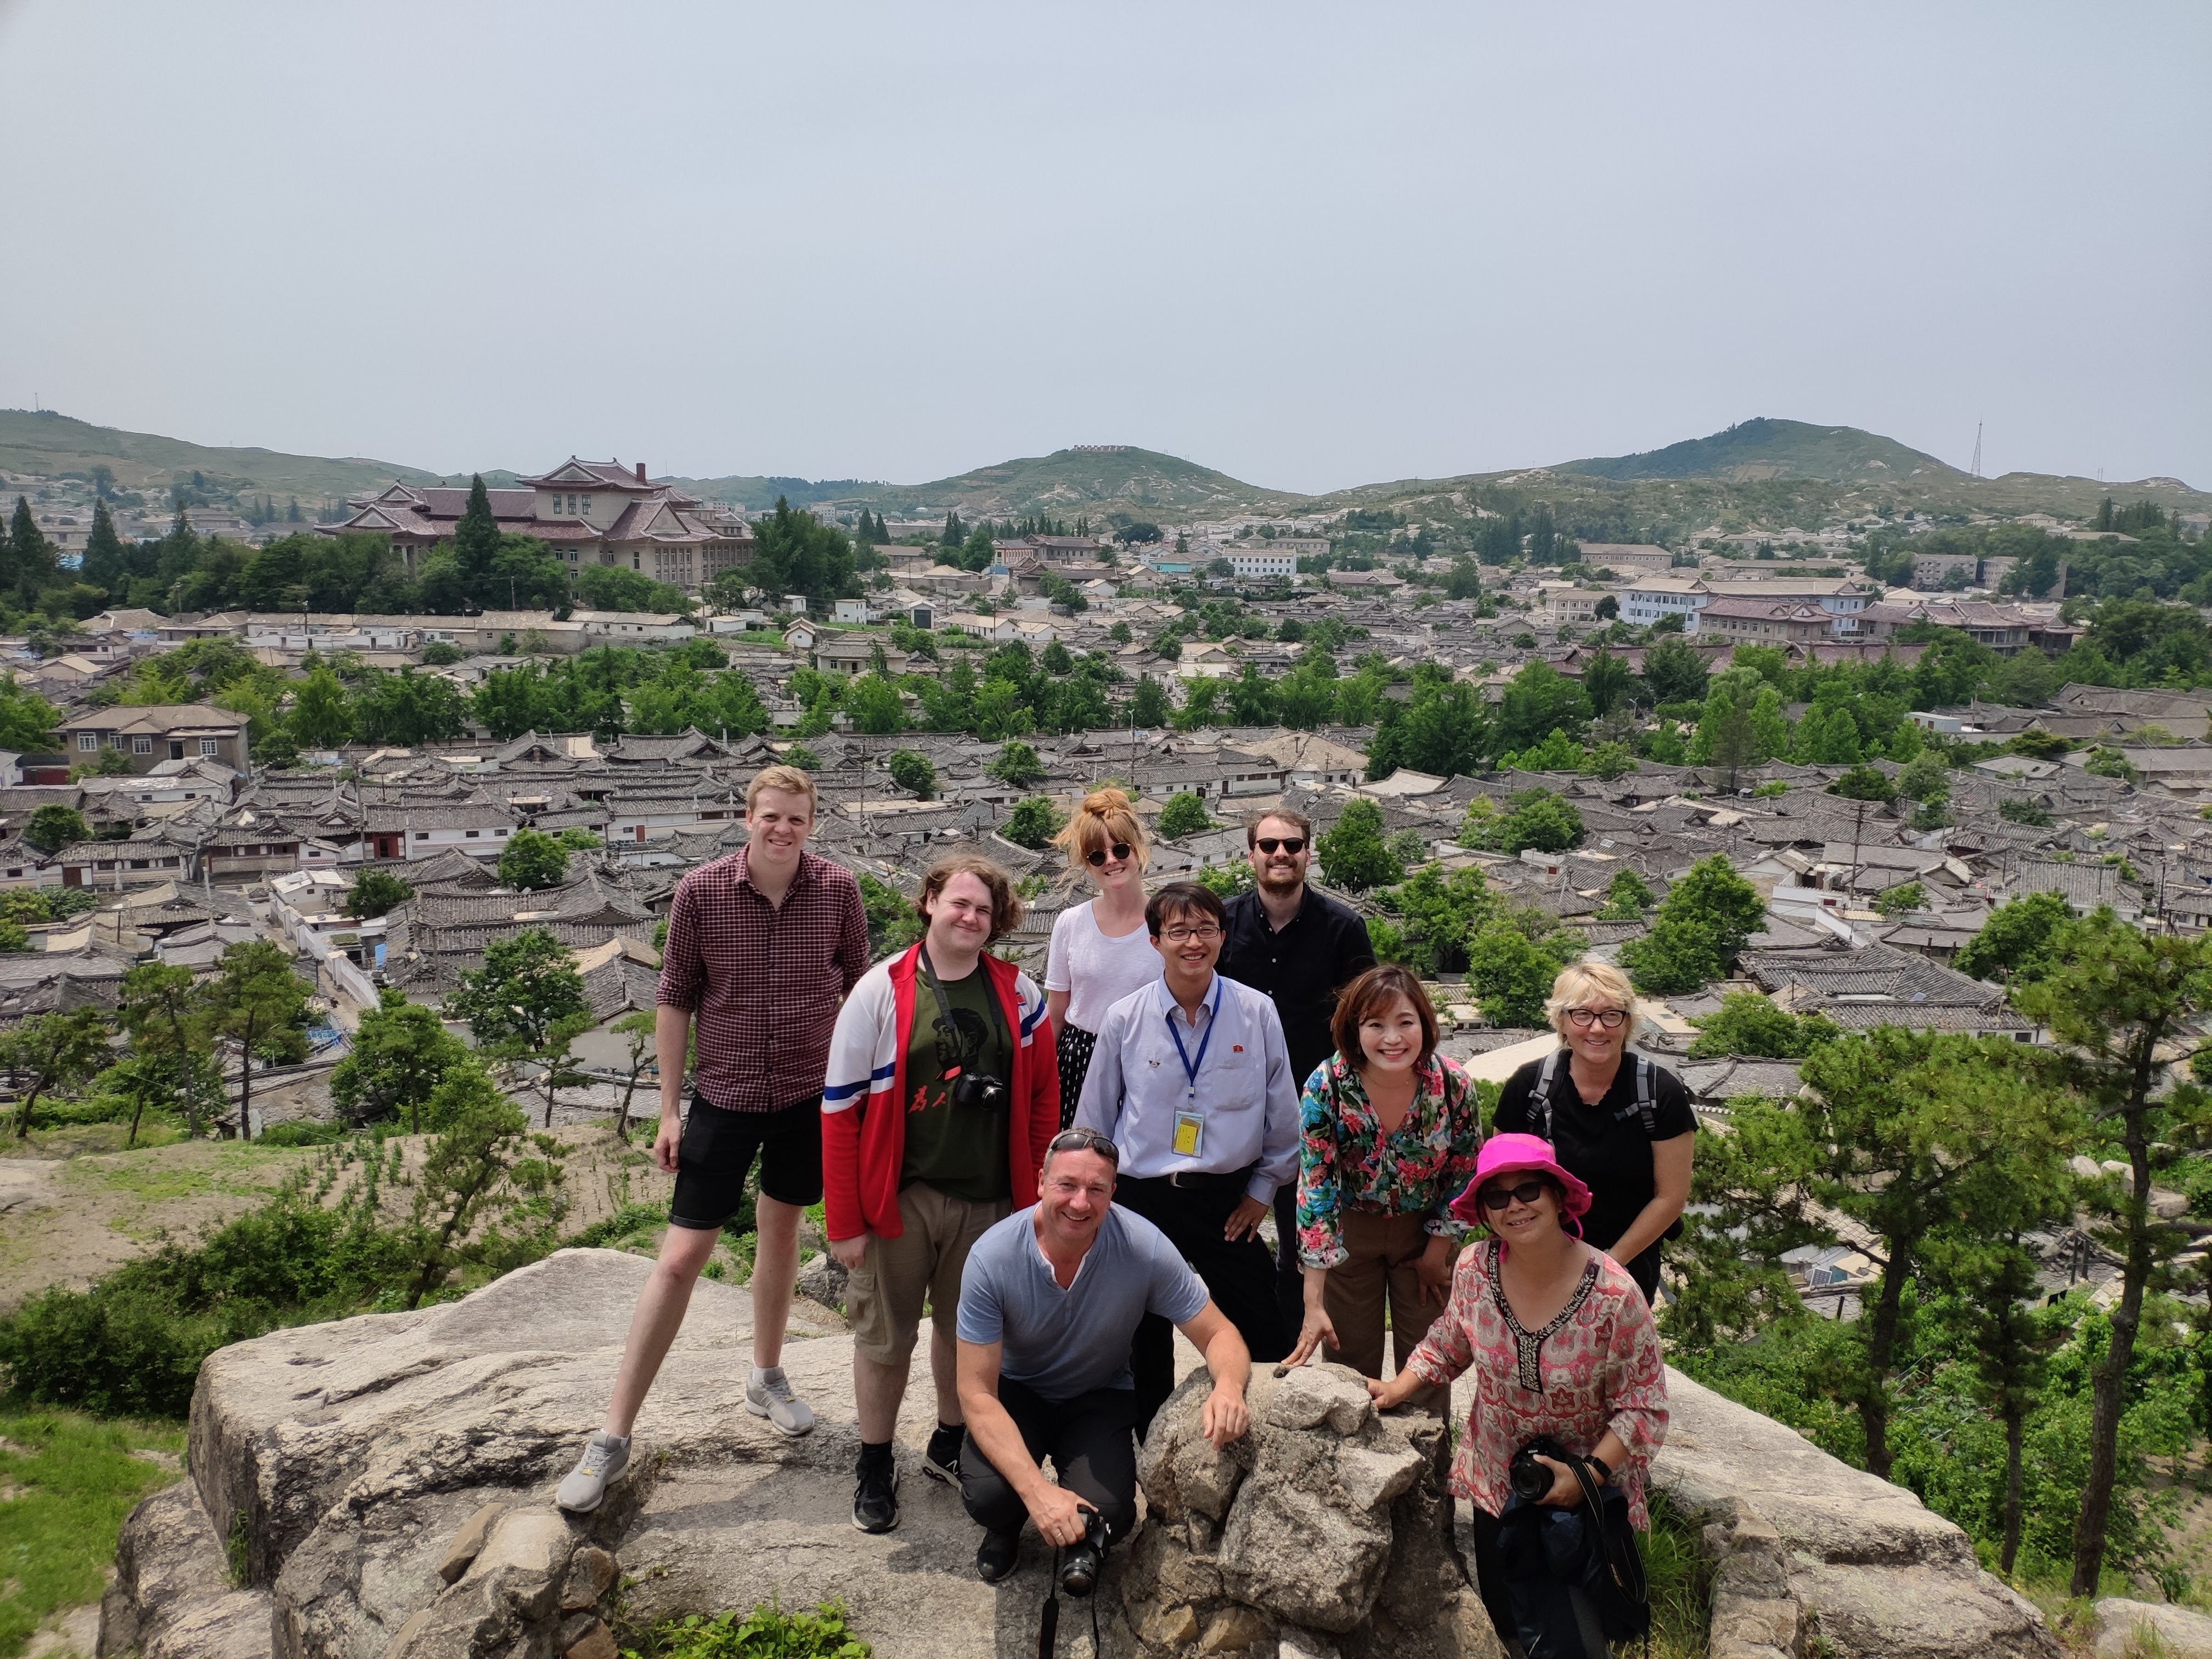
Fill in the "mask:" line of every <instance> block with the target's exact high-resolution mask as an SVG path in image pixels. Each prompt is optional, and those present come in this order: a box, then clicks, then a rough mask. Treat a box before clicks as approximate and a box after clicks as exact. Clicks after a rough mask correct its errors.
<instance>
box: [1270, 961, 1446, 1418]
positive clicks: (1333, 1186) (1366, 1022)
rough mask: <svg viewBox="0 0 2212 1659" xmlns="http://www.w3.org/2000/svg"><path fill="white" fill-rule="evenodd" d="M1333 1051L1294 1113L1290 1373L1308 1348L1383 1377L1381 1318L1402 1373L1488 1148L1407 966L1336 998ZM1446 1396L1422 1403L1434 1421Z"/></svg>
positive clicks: (1442, 1286)
mask: <svg viewBox="0 0 2212 1659" xmlns="http://www.w3.org/2000/svg"><path fill="white" fill-rule="evenodd" d="M1330 1034H1331V1035H1332V1036H1334V1037H1335V1039H1336V1053H1335V1054H1332V1055H1330V1056H1329V1058H1328V1059H1327V1060H1323V1061H1322V1063H1321V1064H1320V1065H1319V1066H1316V1067H1315V1068H1314V1074H1313V1076H1312V1077H1310V1078H1309V1079H1307V1080H1306V1089H1305V1098H1304V1102H1303V1103H1301V1106H1300V1116H1301V1119H1302V1125H1301V1127H1302V1135H1301V1139H1300V1142H1299V1148H1298V1259H1299V1261H1300V1262H1301V1263H1302V1264H1303V1265H1304V1268H1305V1322H1304V1325H1303V1326H1302V1328H1300V1330H1299V1333H1298V1341H1297V1347H1296V1348H1295V1349H1294V1350H1293V1351H1292V1352H1291V1358H1290V1363H1291V1364H1293V1365H1297V1364H1304V1362H1305V1360H1306V1359H1307V1358H1309V1357H1310V1355H1311V1354H1312V1353H1313V1352H1314V1350H1315V1349H1316V1347H1320V1348H1321V1349H1322V1354H1323V1357H1324V1358H1327V1359H1329V1360H1331V1361H1333V1362H1334V1363H1337V1364H1346V1365H1350V1366H1351V1367H1352V1368H1353V1369H1354V1370H1358V1371H1359V1372H1360V1373H1361V1374H1363V1375H1364V1376H1382V1375H1383V1310H1384V1308H1385V1305H1386V1304H1387V1305H1388V1308H1389V1316H1390V1318H1389V1326H1390V1331H1391V1334H1392V1336H1393V1338H1394V1339H1395V1340H1394V1344H1393V1346H1394V1348H1395V1353H1394V1354H1393V1358H1394V1359H1395V1363H1396V1364H1397V1366H1398V1367H1399V1368H1400V1369H1401V1370H1402V1369H1403V1368H1404V1366H1405V1364H1406V1360H1407V1356H1408V1355H1409V1354H1411V1353H1412V1352H1413V1346H1414V1344H1416V1343H1417V1342H1419V1340H1421V1338H1422V1337H1423V1335H1425V1334H1426V1333H1427V1331H1428V1328H1429V1324H1430V1322H1431V1321H1432V1320H1433V1319H1435V1318H1436V1316H1437V1312H1438V1311H1439V1310H1441V1309H1442V1307H1443V1302H1444V1297H1445V1295H1446V1293H1447V1291H1449V1289H1450V1286H1451V1274H1452V1253H1453V1252H1454V1251H1455V1250H1456V1249H1458V1248H1459V1243H1460V1241H1461V1240H1462V1238H1464V1237H1466V1235H1467V1231H1468V1229H1467V1224H1466V1223H1465V1222H1463V1221H1462V1220H1460V1219H1459V1218H1456V1217H1455V1216H1454V1215H1453V1214H1452V1213H1451V1209H1450V1204H1451V1200H1452V1197H1453V1194H1455V1193H1457V1192H1458V1191H1459V1190H1460V1188H1462V1187H1463V1186H1465V1185H1466V1184H1467V1179H1468V1176H1469V1175H1470V1174H1472V1173H1473V1171H1474V1162H1475V1154H1476V1153H1477V1152H1480V1150H1481V1146H1482V1123H1481V1119H1480V1115H1479V1114H1478V1113H1477V1111H1476V1108H1475V1100H1474V1085H1473V1084H1472V1083H1470V1082H1469V1081H1468V1075H1467V1073H1465V1072H1463V1071H1462V1070H1461V1069H1460V1067H1459V1064H1458V1062H1457V1061H1455V1060H1447V1059H1445V1058H1444V1057H1443V1055H1442V1054H1438V1053H1437V1051H1436V1048H1437V1017H1436V1013H1435V1011H1434V1010H1432V1009H1431V1007H1430V1006H1429V999H1428V997H1427V995H1426V994H1425V993H1424V992H1423V991H1422V989H1421V983H1420V981H1419V980H1417V979H1416V978H1414V977H1413V975H1411V974H1409V973H1407V971H1406V970H1405V969H1403V968H1393V967H1383V968H1370V969H1368V970H1367V971H1366V972H1365V973H1364V974H1362V975H1360V976H1359V977H1358V979H1355V980H1353V981H1352V983H1351V984H1349V985H1347V986H1346V987H1344V989H1343V991H1342V992H1341V993H1340V994H1339V995H1338V997H1337V1000H1336V1016H1335V1018H1334V1021H1333V1023H1332V1026H1331V1033H1330ZM1448 1398H1449V1392H1448V1390H1446V1389H1427V1390H1425V1391H1423V1392H1422V1393H1421V1394H1420V1395H1419V1396H1418V1397H1417V1401H1416V1403H1417V1404H1419V1405H1420V1406H1421V1407H1424V1408H1425V1409H1426V1410H1429V1411H1431V1412H1434V1413H1437V1414H1438V1415H1442V1414H1443V1411H1444V1408H1445V1405H1446V1401H1447V1400H1448Z"/></svg>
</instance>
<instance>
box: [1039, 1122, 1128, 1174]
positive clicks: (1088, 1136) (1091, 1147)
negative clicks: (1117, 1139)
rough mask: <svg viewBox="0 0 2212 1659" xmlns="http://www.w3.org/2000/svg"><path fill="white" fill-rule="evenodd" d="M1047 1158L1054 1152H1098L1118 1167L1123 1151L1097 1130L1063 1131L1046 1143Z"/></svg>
mask: <svg viewBox="0 0 2212 1659" xmlns="http://www.w3.org/2000/svg"><path fill="white" fill-rule="evenodd" d="M1044 1150H1045V1154H1046V1156H1047V1157H1049V1156H1051V1155H1052V1154H1053V1153H1054V1152H1096V1153H1097V1154H1098V1155H1099V1157H1101V1158H1104V1159H1105V1160H1106V1161H1107V1162H1108V1163H1109V1164H1115V1165H1116V1166H1118V1165H1119V1164H1121V1148H1120V1147H1119V1146H1115V1144H1114V1143H1113V1142H1112V1141H1110V1140H1109V1139H1106V1137H1105V1136H1104V1135H1102V1134H1100V1133H1098V1131H1097V1130H1096V1129H1062V1130H1061V1131H1060V1133H1058V1134H1056V1135H1054V1137H1053V1138H1052V1139H1050V1140H1049V1141H1048V1142H1046V1143H1045V1149H1044Z"/></svg>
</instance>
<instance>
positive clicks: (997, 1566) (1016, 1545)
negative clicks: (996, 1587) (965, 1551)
mask: <svg viewBox="0 0 2212 1659" xmlns="http://www.w3.org/2000/svg"><path fill="white" fill-rule="evenodd" d="M1021 1556H1022V1534H1021V1532H1020V1530H1019V1529H1018V1528H1017V1529H1016V1530H1015V1531H1012V1532H987V1533H985V1534H983V1541H982V1542H981V1544H980V1545H978V1546H977V1547H976V1549H975V1576H976V1577H978V1578H980V1579H981V1580H982V1581H983V1582H984V1583H987V1584H995V1583H998V1582H999V1581H1000V1579H1001V1578H1004V1577H1006V1575H1007V1574H1008V1573H1010V1572H1012V1571H1013V1570H1014V1563H1015V1562H1017V1561H1018V1560H1020V1559H1021Z"/></svg>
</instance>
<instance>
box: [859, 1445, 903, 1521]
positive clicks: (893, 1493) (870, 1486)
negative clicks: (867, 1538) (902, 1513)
mask: <svg viewBox="0 0 2212 1659" xmlns="http://www.w3.org/2000/svg"><path fill="white" fill-rule="evenodd" d="M898 1523H899V1510H898V1465H897V1464H896V1463H893V1462H884V1463H882V1464H880V1465H878V1466H877V1467H876V1468H869V1467H868V1466H867V1465H866V1464H865V1463H864V1464H862V1465H861V1466H860V1483H859V1484H858V1485H857V1486H854V1488H853V1524H854V1526H856V1527H858V1528H860V1530H861V1531H862V1532H889V1531H890V1530H891V1529H892V1528H894V1527H896V1526H897V1525H898Z"/></svg>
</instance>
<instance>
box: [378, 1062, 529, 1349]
mask: <svg viewBox="0 0 2212 1659" xmlns="http://www.w3.org/2000/svg"><path fill="white" fill-rule="evenodd" d="M432 1112H433V1115H434V1116H435V1117H436V1118H438V1119H440V1120H441V1121H444V1122H445V1123H446V1125H447V1128H446V1131H445V1133H442V1134H441V1135H440V1136H439V1137H438V1138H437V1139H435V1140H434V1141H432V1142H431V1143H430V1148H429V1152H428V1155H427V1156H426V1157H425V1158H423V1161H422V1170H420V1172H418V1174H417V1175H416V1182H415V1200H414V1204H413V1206H412V1208H411V1209H410V1212H409V1215H408V1218H407V1221H406V1224H405V1225H404V1228H403V1229H402V1230H401V1232H400V1243H401V1250H400V1255H401V1260H402V1261H403V1263H404V1273H405V1275H406V1277H405V1279H404V1285H405V1290H404V1297H403V1298H402V1299H403V1304H404V1306H406V1307H408V1308H410V1309H412V1308H417V1307H420V1306H421V1305H422V1298H423V1297H426V1296H428V1295H429V1294H430V1293H431V1292H432V1291H435V1290H436V1289H438V1288H439V1287H440V1286H441V1285H444V1284H445V1283H446V1281H447V1279H448V1278H449V1277H450V1276H451V1275H452V1274H453V1271H454V1269H456V1268H458V1267H465V1266H466V1265H467V1264H469V1263H470V1262H471V1261H479V1260H482V1259H483V1257H485V1256H487V1255H492V1254H493V1253H495V1252H496V1251H497V1250H498V1249H500V1247H501V1245H503V1244H505V1243H507V1241H506V1240H505V1239H504V1238H503V1237H501V1233H500V1231H499V1229H498V1228H496V1227H495V1226H487V1225H485V1224H486V1223H487V1221H488V1220H489V1219H490V1218H492V1217H494V1216H495V1214H497V1212H498V1210H499V1207H500V1200H501V1194H502V1191H503V1190H504V1189H505V1188H507V1183H508V1182H509V1181H510V1179H511V1178H512V1177H513V1176H514V1175H515V1174H516V1173H517V1172H518V1170H520V1167H521V1166H522V1165H523V1164H524V1163H525V1159H524V1158H523V1154H524V1152H526V1151H527V1150H528V1149H529V1147H530V1145H531V1140H532V1137H531V1136H530V1135H529V1133H528V1131H529V1125H528V1123H527V1122H526V1121H525V1120H524V1118H523V1115H522V1114H521V1113H520V1111H518V1110H517V1109H515V1108H514V1106H513V1103H510V1102H509V1101H507V1099H506V1098H505V1097H502V1096H501V1094H500V1092H499V1090H498V1088H497V1087H496V1086H495V1085H494V1084H493V1082H492V1080H491V1079H490V1078H489V1076H488V1075H487V1074H486V1073H485V1072H484V1069H483V1066H482V1065H481V1064H479V1063H477V1061H476V1060H475V1058H474V1056H472V1055H471V1056H469V1057H467V1058H466V1059H465V1060H464V1061H463V1062H462V1063H460V1064H459V1065H456V1066H453V1067H452V1068H451V1069H450V1070H449V1071H448V1072H447V1075H446V1077H445V1079H444V1080H443V1081H442V1082H441V1083H440V1085H438V1090H437V1092H436V1095H435V1097H434V1099H433V1103H432ZM542 1139H544V1140H545V1142H546V1146H547V1148H548V1149H550V1148H551V1147H553V1146H557V1144H558V1143H556V1142H553V1141H552V1140H551V1139H550V1137H544V1138H542ZM541 1167H544V1166H543V1165H542V1164H541Z"/></svg>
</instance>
